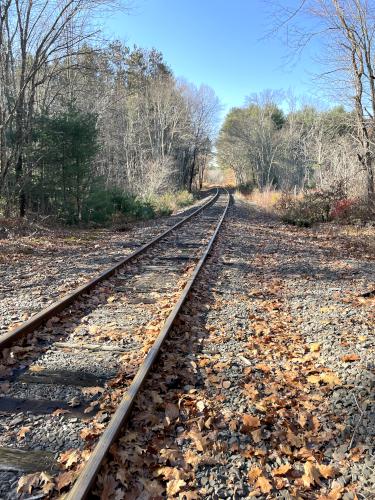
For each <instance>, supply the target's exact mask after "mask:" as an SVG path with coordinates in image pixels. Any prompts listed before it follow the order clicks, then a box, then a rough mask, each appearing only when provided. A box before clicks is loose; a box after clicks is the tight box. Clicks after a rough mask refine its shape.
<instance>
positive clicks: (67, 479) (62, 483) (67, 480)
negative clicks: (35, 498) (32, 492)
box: [56, 471, 76, 492]
mask: <svg viewBox="0 0 375 500" xmlns="http://www.w3.org/2000/svg"><path fill="white" fill-rule="evenodd" d="M75 476H76V473H75V472H72V471H69V472H62V473H61V474H59V475H58V476H57V479H56V488H57V491H59V492H60V491H61V490H62V489H64V488H66V487H67V486H69V485H70V484H72V482H73V481H74V479H75Z"/></svg>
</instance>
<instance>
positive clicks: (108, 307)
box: [0, 192, 230, 500]
mask: <svg viewBox="0 0 375 500" xmlns="http://www.w3.org/2000/svg"><path fill="white" fill-rule="evenodd" d="M229 200H230V197H229V194H228V193H219V192H217V193H216V195H214V196H213V197H212V198H211V199H210V200H209V201H208V202H207V203H205V204H204V205H203V206H201V207H200V208H199V209H197V210H195V211H194V212H193V213H192V214H190V215H189V216H188V217H186V218H185V219H183V220H182V221H180V222H178V223H177V224H176V225H175V226H174V227H172V228H171V229H169V230H167V231H165V232H164V233H163V234H161V235H160V236H158V237H157V238H154V239H153V240H151V241H150V242H149V243H147V244H146V245H144V246H143V247H141V248H140V249H139V250H137V251H136V252H134V253H133V254H131V255H130V256H128V257H126V258H124V259H123V260H122V261H121V262H119V263H117V264H116V265H115V266H113V267H112V268H110V269H108V270H107V271H106V272H104V273H101V274H100V275H99V276H97V277H96V278H94V279H92V280H91V281H90V282H88V283H87V284H86V285H83V286H81V287H79V288H78V289H77V290H75V291H74V292H72V293H70V294H68V295H67V296H65V297H64V298H63V299H61V300H60V301H58V302H56V303H54V304H52V305H51V306H49V307H48V308H47V309H46V310H44V311H41V312H40V313H39V314H37V315H36V316H34V317H32V318H30V320H28V321H27V322H25V323H24V324H22V325H20V326H19V327H18V328H16V329H15V330H13V331H12V332H9V333H7V334H4V335H2V336H0V346H1V347H2V354H3V363H4V364H3V365H0V389H2V391H1V392H2V397H1V398H0V498H6V499H10V498H16V497H17V495H15V488H16V486H17V484H18V480H19V477H20V476H21V475H22V476H23V477H24V476H25V474H29V476H28V478H29V483H26V486H24V489H23V490H22V489H21V492H22V491H26V493H22V494H23V495H24V496H23V498H28V496H31V497H33V498H43V496H44V495H43V494H40V495H41V496H40V495H39V493H38V492H39V491H40V490H39V489H38V486H40V482H41V480H40V476H39V473H40V472H41V471H48V472H49V474H50V475H51V477H52V478H59V477H60V483H59V482H55V483H54V479H51V484H55V486H56V485H57V484H60V486H61V484H63V482H61V469H59V461H60V463H61V462H62V463H63V464H64V458H62V457H64V456H65V457H66V456H67V455H69V456H70V457H72V456H74V453H76V455H77V456H79V457H82V450H90V451H91V450H92V452H91V454H90V455H89V458H88V460H87V462H86V465H85V466H84V468H83V469H82V470H81V471H80V473H79V476H78V478H77V479H76V480H75V483H74V484H73V487H72V488H71V489H70V491H69V493H68V496H67V497H66V498H68V499H70V500H72V499H75V500H76V499H81V498H85V497H87V495H88V494H89V493H90V489H91V487H92V485H93V483H94V481H95V477H96V474H97V472H98V470H99V468H100V466H101V463H102V461H103V459H104V458H105V456H106V454H107V452H108V450H109V447H110V446H111V444H112V443H113V442H114V440H115V439H116V437H117V436H118V434H119V432H120V430H121V428H122V426H123V425H124V423H125V422H126V420H127V419H128V417H129V415H130V412H131V407H132V404H133V402H134V399H135V397H136V395H137V394H138V393H139V391H140V389H141V387H142V384H143V382H144V381H145V379H146V377H147V374H148V373H149V371H150V369H151V368H152V365H153V363H154V361H155V359H156V357H157V356H158V353H159V351H160V349H161V346H162V344H163V342H164V340H165V338H166V337H167V335H168V332H169V331H170V329H171V327H172V325H173V323H174V321H175V319H176V317H177V315H178V313H179V311H180V309H181V307H182V305H183V303H184V302H185V300H186V298H187V296H188V293H189V290H190V288H191V286H192V285H193V283H194V280H195V278H196V276H197V275H198V273H199V271H200V269H201V268H202V266H203V263H204V261H205V259H206V257H207V255H208V253H209V251H210V249H211V246H212V244H213V242H214V240H215V238H216V235H217V233H218V231H219V229H220V226H221V224H222V222H223V220H224V217H225V215H226V212H227V209H228V206H229ZM0 363H1V362H0ZM69 450H70V451H69ZM86 458H87V457H86ZM38 478H39V479H38ZM32 481H34V483H32ZM43 481H45V480H43ZM69 485H70V482H68V484H67V485H65V486H61V488H57V490H59V489H60V492H61V491H63V492H65V490H66V488H68V487H69ZM51 488H52V486H51ZM35 491H36V495H35V494H34V492H35ZM25 495H26V496H25ZM38 495H39V496H38Z"/></svg>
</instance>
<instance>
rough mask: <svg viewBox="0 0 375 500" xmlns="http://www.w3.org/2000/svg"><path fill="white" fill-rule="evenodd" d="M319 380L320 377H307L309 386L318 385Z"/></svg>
mask: <svg viewBox="0 0 375 500" xmlns="http://www.w3.org/2000/svg"><path fill="white" fill-rule="evenodd" d="M320 380H321V379H320V375H309V376H308V377H307V381H308V382H310V384H319V382H320Z"/></svg>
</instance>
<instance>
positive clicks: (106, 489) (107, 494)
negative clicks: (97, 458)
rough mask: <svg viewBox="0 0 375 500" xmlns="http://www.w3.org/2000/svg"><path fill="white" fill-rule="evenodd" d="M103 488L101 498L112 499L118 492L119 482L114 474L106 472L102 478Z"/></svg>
mask: <svg viewBox="0 0 375 500" xmlns="http://www.w3.org/2000/svg"><path fill="white" fill-rule="evenodd" d="M102 484H103V488H102V491H101V492H100V500H111V499H113V498H114V496H115V494H116V488H117V486H118V485H119V483H118V482H117V481H116V479H115V478H114V477H113V476H112V474H106V475H105V476H104V477H103V479H102Z"/></svg>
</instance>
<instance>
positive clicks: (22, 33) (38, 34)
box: [0, 0, 109, 216]
mask: <svg viewBox="0 0 375 500" xmlns="http://www.w3.org/2000/svg"><path fill="white" fill-rule="evenodd" d="M108 3H109V2H108ZM105 4H107V0H94V1H92V0H63V1H60V0H42V1H38V2H34V1H33V0H2V2H1V4H0V8H1V12H0V49H1V56H0V64H1V68H0V99H1V102H0V141H1V145H2V148H1V150H2V153H1V156H0V172H1V177H0V188H1V187H2V185H3V183H4V179H5V176H6V175H7V172H8V170H9V168H10V165H11V163H12V162H13V163H14V165H15V167H14V168H15V182H16V186H17V190H18V192H19V211H20V215H21V216H23V215H25V208H26V199H25V190H24V184H25V182H27V174H28V170H29V169H30V168H31V166H30V165H27V162H26V158H25V151H26V149H27V146H28V143H29V142H30V133H31V123H32V118H33V115H34V111H35V101H36V95H37V91H38V88H39V87H40V86H42V85H45V84H46V82H47V81H48V79H50V78H52V76H53V75H54V73H55V71H56V69H59V70H60V68H61V65H60V63H61V61H63V60H64V59H66V58H67V57H68V56H71V55H72V54H74V53H77V52H79V50H80V49H81V48H82V44H83V43H84V42H85V41H86V40H87V39H88V38H90V37H92V36H93V34H94V33H95V30H94V31H92V30H90V28H89V23H87V16H88V14H91V13H92V12H93V10H94V9H95V8H97V7H98V6H103V5H105ZM7 129H11V130H12V136H13V144H12V147H11V148H10V147H9V144H7V142H6V130H7Z"/></svg>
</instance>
